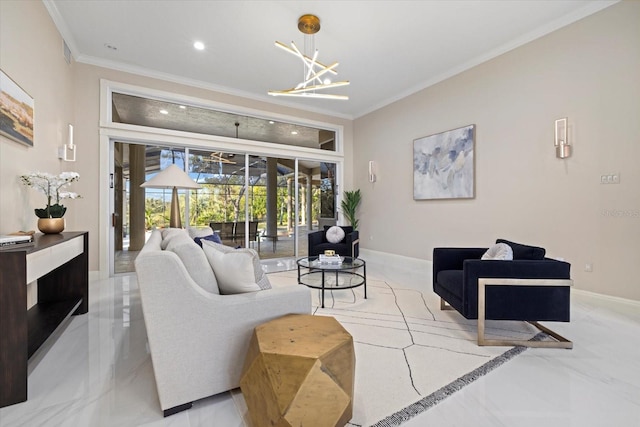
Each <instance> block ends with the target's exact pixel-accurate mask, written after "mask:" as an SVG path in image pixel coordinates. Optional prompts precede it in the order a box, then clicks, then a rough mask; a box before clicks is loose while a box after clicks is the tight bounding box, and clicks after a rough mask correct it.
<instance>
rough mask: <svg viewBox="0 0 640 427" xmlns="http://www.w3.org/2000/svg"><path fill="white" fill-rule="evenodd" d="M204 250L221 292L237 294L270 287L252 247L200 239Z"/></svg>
mask: <svg viewBox="0 0 640 427" xmlns="http://www.w3.org/2000/svg"><path fill="white" fill-rule="evenodd" d="M202 250H203V251H204V254H205V256H206V257H207V260H208V261H209V264H210V265H211V268H212V269H213V272H214V274H215V276H216V279H217V281H218V287H219V288H220V293H222V294H237V293H244V292H255V291H261V290H264V289H271V283H270V282H269V279H268V278H267V275H266V274H265V273H264V271H263V270H262V264H261V263H260V257H259V256H258V253H257V252H256V251H254V250H253V249H246V248H240V249H234V248H231V247H229V246H225V245H221V244H219V243H215V242H211V241H209V240H202Z"/></svg>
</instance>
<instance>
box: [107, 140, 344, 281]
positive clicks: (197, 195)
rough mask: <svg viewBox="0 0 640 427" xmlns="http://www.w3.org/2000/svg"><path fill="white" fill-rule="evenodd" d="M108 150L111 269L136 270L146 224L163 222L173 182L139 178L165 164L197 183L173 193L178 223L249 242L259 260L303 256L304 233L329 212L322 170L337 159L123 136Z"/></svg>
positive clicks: (228, 240)
mask: <svg viewBox="0 0 640 427" xmlns="http://www.w3.org/2000/svg"><path fill="white" fill-rule="evenodd" d="M114 153H115V154H114V159H113V160H114V170H115V179H114V184H115V185H114V190H115V204H116V206H115V208H114V211H115V212H114V216H113V218H114V221H113V227H114V228H115V230H114V231H115V232H114V236H115V237H114V250H115V254H114V260H115V265H114V271H115V273H126V272H132V271H134V270H133V260H134V259H135V256H137V253H138V251H139V250H140V249H141V248H142V246H143V245H144V243H145V242H146V239H147V238H148V236H149V235H150V233H151V231H152V230H154V229H162V228H167V227H169V216H170V205H171V194H172V191H171V189H162V188H159V189H154V188H142V187H140V184H142V183H144V182H145V181H148V180H149V179H151V178H152V177H153V176H154V175H155V174H157V173H158V172H160V171H162V170H164V169H165V168H166V167H168V166H169V165H171V164H175V165H176V166H178V167H179V168H181V169H183V170H185V171H186V172H187V173H188V175H189V176H190V177H191V178H192V179H193V180H194V181H196V182H197V183H198V184H200V187H201V188H200V189H198V190H179V192H178V199H179V207H180V215H181V218H182V222H183V224H184V226H185V227H199V228H206V227H209V228H211V229H212V230H213V231H214V232H216V233H218V235H219V236H220V238H221V240H222V242H223V243H224V244H226V245H228V246H233V247H250V248H253V249H255V250H257V251H258V252H259V254H260V258H261V259H271V258H286V257H300V256H304V255H306V253H307V235H308V233H309V232H312V231H314V230H316V229H318V227H320V226H321V224H320V223H321V220H323V215H324V216H326V215H328V214H327V212H333V213H335V209H334V207H335V193H334V191H333V189H334V186H335V182H334V180H333V179H332V178H331V176H332V175H331V172H330V173H327V170H332V171H335V169H336V164H335V163H330V164H327V163H322V162H318V161H310V160H298V159H292V158H283V157H266V156H255V155H250V154H247V153H233V152H223V151H213V150H204V149H199V148H189V147H168V146H164V147H163V146H156V145H143V144H128V143H116V144H114ZM327 175H329V177H328V176H327ZM324 219H326V218H324Z"/></svg>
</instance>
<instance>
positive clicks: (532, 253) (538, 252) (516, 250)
mask: <svg viewBox="0 0 640 427" xmlns="http://www.w3.org/2000/svg"><path fill="white" fill-rule="evenodd" d="M496 243H506V244H507V245H509V246H511V249H513V259H538V260H539V259H544V255H545V253H546V251H545V249H544V248H540V247H538V246H528V245H523V244H520V243H514V242H510V241H508V240H504V239H498V240H496Z"/></svg>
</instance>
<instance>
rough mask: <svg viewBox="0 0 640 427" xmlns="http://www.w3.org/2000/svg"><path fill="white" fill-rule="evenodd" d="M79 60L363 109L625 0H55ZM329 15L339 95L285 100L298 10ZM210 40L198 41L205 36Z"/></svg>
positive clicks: (55, 12) (324, 50)
mask: <svg viewBox="0 0 640 427" xmlns="http://www.w3.org/2000/svg"><path fill="white" fill-rule="evenodd" d="M43 1H44V3H45V6H46V7H47V9H48V10H49V13H50V14H51V16H52V18H53V20H54V22H55V23H56V26H57V27H58V29H59V31H60V33H61V34H62V36H63V37H64V39H65V41H66V42H67V44H68V45H69V47H70V49H71V52H72V55H73V57H74V59H75V60H76V61H78V62H84V63H89V64H94V65H99V66H104V67H108V68H114V69H119V70H123V71H129V72H134V73H138V74H143V75H147V76H152V77H159V78H162V79H166V80H171V81H177V82H181V83H186V84H191V85H195V86H199V87H204V88H209V89H213V90H217V91H221V92H224V93H230V94H235V95H240V96H246V97H249V98H252V99H256V100H265V101H271V102H276V103H280V104H283V105H289V106H293V107H296V108H300V109H304V110H308V111H315V112H321V113H326V114H330V115H333V116H337V117H343V118H348V119H354V118H357V117H360V116H362V115H364V114H367V113H369V112H371V111H374V110H376V109H378V108H380V107H382V106H384V105H387V104H389V103H391V102H393V101H395V100H398V99H400V98H403V97H405V96H407V95H409V94H411V93H414V92H416V91H418V90H420V89H423V88H425V87H428V86H430V85H432V84H435V83H437V82H439V81H441V80H443V79H445V78H447V77H450V76H452V75H454V74H457V73H459V72H461V71H464V70H465V69H468V68H471V67H473V66H475V65H477V64H479V63H482V62H484V61H486V60H488V59H491V58H493V57H495V56H497V55H500V54H502V53H504V52H506V51H508V50H510V49H513V48H515V47H517V46H519V45H521V44H523V43H526V42H528V41H531V40H533V39H535V38H537V37H540V36H542V35H544V34H547V33H549V32H551V31H553V30H556V29H558V28H560V27H562V26H564V25H568V24H570V23H572V22H574V21H576V20H578V19H581V18H583V17H585V16H587V15H590V14H592V13H594V12H597V11H598V10H601V9H603V8H605V7H607V6H610V5H611V4H614V3H615V1H594V0H571V1H564V0H554V1H550V0H517V1H514V0H495V1H489V0H467V1H463V0H457V1H447V0H440V1H438V0H430V1H418V0H413V1H402V0H396V1H197V0H193V1H179V0H178V1H176V0H163V1H146V0H144V1H142V0H128V1H109V0H95V1H79V0H78V1H74V0H43ZM307 13H312V14H315V15H317V16H318V17H319V18H320V21H321V30H320V31H319V32H318V33H317V34H316V36H315V47H316V48H317V49H318V50H319V60H320V61H321V62H324V63H332V62H335V61H337V62H339V63H340V65H339V66H338V68H337V71H338V76H337V77H335V79H337V80H349V81H350V82H351V85H349V86H346V87H339V88H335V89H333V90H332V91H330V92H329V93H336V94H343V95H348V96H349V97H350V99H349V100H347V101H342V100H326V99H309V98H279V97H278V98H275V97H271V96H268V95H267V91H269V90H280V89H287V88H290V87H293V86H295V85H296V84H297V83H298V82H299V81H300V80H301V75H302V63H301V62H300V60H299V59H297V58H295V57H294V56H292V55H289V54H288V53H286V52H284V51H283V50H281V49H278V48H276V47H275V45H274V43H275V41H280V42H282V43H284V44H287V45H288V44H290V43H291V42H292V41H294V42H295V43H296V44H297V45H298V46H301V47H302V46H304V36H303V34H302V33H300V32H299V31H298V29H297V21H298V18H299V17H300V16H301V15H303V14H307ZM196 40H199V41H202V42H204V44H205V46H206V47H205V49H204V50H203V51H197V50H195V49H194V48H193V43H194V41H196Z"/></svg>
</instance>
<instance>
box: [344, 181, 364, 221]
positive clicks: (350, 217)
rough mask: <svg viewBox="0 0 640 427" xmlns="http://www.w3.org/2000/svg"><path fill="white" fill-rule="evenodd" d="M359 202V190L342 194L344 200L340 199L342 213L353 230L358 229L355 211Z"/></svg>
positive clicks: (360, 198) (360, 197)
mask: <svg viewBox="0 0 640 427" xmlns="http://www.w3.org/2000/svg"><path fill="white" fill-rule="evenodd" d="M361 200H362V195H361V194H360V189H358V190H354V191H345V192H344V198H343V199H342V212H343V214H344V216H345V217H346V218H347V221H349V223H350V224H351V226H352V227H353V229H354V230H357V229H358V218H356V210H357V209H358V205H360V201H361Z"/></svg>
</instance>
